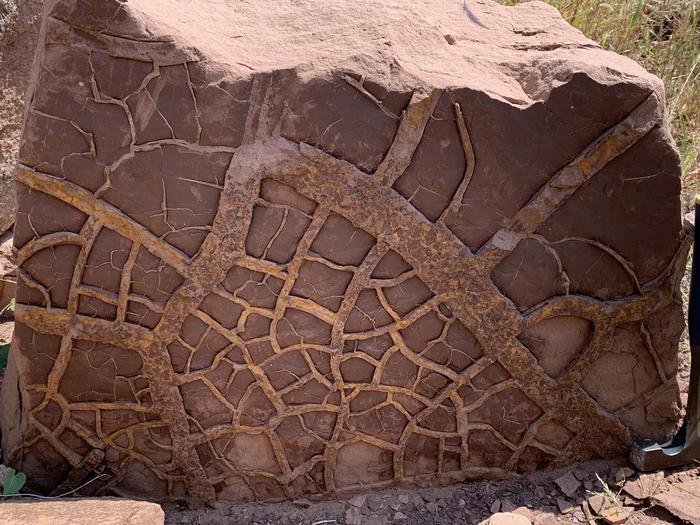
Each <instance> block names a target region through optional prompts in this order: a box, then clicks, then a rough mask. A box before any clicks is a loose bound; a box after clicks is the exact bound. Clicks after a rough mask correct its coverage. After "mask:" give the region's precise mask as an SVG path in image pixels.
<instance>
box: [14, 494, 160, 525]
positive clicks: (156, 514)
mask: <svg viewBox="0 0 700 525" xmlns="http://www.w3.org/2000/svg"><path fill="white" fill-rule="evenodd" d="M0 516H2V522H3V523H4V524H6V525H27V523H32V524H33V525H94V524H95V523H99V524H100V525H163V523H164V522H165V514H164V513H163V509H161V508H160V507H159V506H158V505H157V504H155V503H148V502H146V501H131V500H126V499H116V498H100V499H96V498H65V499H57V500H51V501H37V500H31V501H27V500H25V501H4V502H2V503H0Z"/></svg>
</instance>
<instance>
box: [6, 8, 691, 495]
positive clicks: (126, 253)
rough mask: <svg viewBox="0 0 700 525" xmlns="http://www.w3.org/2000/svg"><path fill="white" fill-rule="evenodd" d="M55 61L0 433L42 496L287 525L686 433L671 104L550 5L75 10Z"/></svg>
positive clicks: (22, 204) (52, 24)
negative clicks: (342, 507) (305, 509)
mask: <svg viewBox="0 0 700 525" xmlns="http://www.w3.org/2000/svg"><path fill="white" fill-rule="evenodd" d="M43 39H44V40H43V44H42V46H43V47H42V48H41V50H40V53H39V55H38V62H37V63H36V64H35V65H34V80H33V91H32V98H31V108H30V111H29V113H28V116H27V120H26V123H25V128H24V139H23V145H22V151H21V163H22V168H21V170H20V171H19V174H18V176H17V180H18V184H17V192H18V202H19V204H18V206H19V208H18V212H17V223H16V224H17V226H16V230H15V237H14V242H15V247H16V251H17V263H18V264H19V265H20V271H19V277H20V280H19V284H18V291H17V302H18V306H17V311H16V317H17V319H18V323H17V327H16V330H15V337H14V348H13V351H12V355H13V357H14V362H12V363H11V364H10V369H9V370H8V377H9V378H13V380H6V381H5V385H4V386H5V398H4V399H5V400H6V401H5V406H3V411H4V412H5V415H4V416H3V418H2V425H3V450H4V451H5V454H6V456H7V457H6V461H7V462H9V463H11V464H12V465H14V466H17V467H18V468H20V469H21V470H23V471H24V472H26V473H27V475H28V479H29V480H30V481H31V483H33V485H34V489H35V490H41V491H45V492H51V491H57V492H60V491H64V490H70V488H71V487H73V488H74V487H77V486H78V485H80V484H81V483H82V482H84V481H85V480H88V479H90V478H91V477H92V476H94V475H95V474H94V473H95V472H102V473H104V474H106V475H105V476H103V477H102V478H100V479H99V480H97V481H95V482H94V483H92V484H90V485H89V486H88V487H87V488H86V489H83V493H88V494H92V493H96V494H105V493H106V494H118V495H138V496H139V497H144V496H147V497H150V498H156V499H163V500H166V499H170V500H175V501H181V500H186V501H188V502H189V503H190V504H192V505H196V504H203V503H206V502H212V501H214V500H219V501H241V500H250V499H278V498H288V497H295V496H298V495H302V494H307V493H322V492H334V491H345V490H352V489H357V488H359V487H365V488H369V487H377V486H385V485H389V484H392V483H396V482H415V483H426V484H427V483H444V482H450V481H455V480H463V479H469V478H489V477H503V476H506V475H508V473H509V472H510V471H518V472H525V471H530V470H533V469H538V468H544V467H547V466H551V465H560V464H564V463H567V462H571V461H574V460H578V459H584V458H589V457H594V456H610V455H617V454H620V453H622V452H623V451H624V450H625V448H626V446H627V445H628V443H629V441H630V439H631V438H632V437H641V436H644V437H653V438H662V437H664V436H665V435H667V434H668V433H669V432H671V431H672V430H673V428H674V425H675V424H676V421H677V418H678V414H679V406H678V387H677V384H676V380H675V376H676V369H677V362H676V352H677V342H678V338H679V336H680V333H681V331H682V329H683V318H682V311H681V306H680V301H679V299H678V277H679V274H680V272H681V271H682V268H683V266H684V260H685V257H686V255H687V249H688V242H689V239H688V236H687V235H685V234H684V233H683V231H682V228H681V218H680V204H679V198H678V197H679V189H680V183H679V167H678V157H677V154H676V150H675V147H674V145H673V142H672V140H671V139H670V136H669V133H668V130H667V127H666V123H665V121H664V103H663V89H662V86H661V84H660V82H659V80H658V79H656V78H655V77H653V76H651V75H649V74H648V73H646V72H645V71H644V70H642V69H641V68H640V67H639V66H637V65H636V64H634V63H633V62H631V61H629V60H627V59H624V58H622V57H619V56H617V55H614V54H611V53H607V52H604V51H602V50H601V49H600V48H598V46H596V45H595V44H594V43H593V42H591V41H589V40H586V39H585V38H584V37H583V36H582V35H581V34H580V33H579V32H577V31H576V30H574V29H572V28H570V27H569V26H567V25H566V24H565V23H564V22H563V21H562V20H561V19H560V17H559V15H558V14H557V13H556V11H554V10H553V9H551V8H550V7H547V6H546V5H544V4H540V3H533V4H527V5H522V6H519V7H516V8H505V7H501V6H499V5H497V4H495V3H492V2H489V1H477V0H468V1H466V2H465V1H463V0H431V1H429V2H423V3H414V2H412V3H406V2H400V1H399V0H392V1H385V2H370V1H364V0H360V1H356V2H351V3H350V2H348V3H342V2H330V3H329V2H325V1H321V0H308V1H301V2H278V3H276V4H275V7H274V9H273V8H267V7H262V6H260V4H259V3H258V2H249V3H247V2H214V1H213V0H212V1H203V2H199V3H197V5H196V6H194V5H193V4H192V3H190V2H184V1H175V0H136V1H133V2H129V3H126V2H117V1H115V0H99V1H94V2H78V1H77V0H72V1H71V0H61V1H58V2H55V3H52V4H51V5H49V6H48V16H47V17H46V19H45V23H44V34H43ZM15 378H16V379H15ZM17 383H19V388H18V385H17ZM18 392H20V393H21V403H20V400H19V399H18V397H17V396H18ZM12 400H14V403H13V402H12Z"/></svg>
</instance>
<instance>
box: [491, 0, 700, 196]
mask: <svg viewBox="0 0 700 525" xmlns="http://www.w3.org/2000/svg"><path fill="white" fill-rule="evenodd" d="M500 1H501V3H503V4H507V5H513V4H516V3H520V2H521V1H523V0H500ZM545 1H546V2H547V3H548V4H550V5H552V6H554V7H556V8H557V9H558V10H559V12H560V13H561V14H562V16H563V17H564V18H565V19H566V20H567V21H568V22H569V23H570V24H571V25H573V26H575V27H577V28H578V29H580V30H581V31H582V32H583V33H584V34H585V35H586V36H587V37H589V38H591V39H593V40H595V41H596V42H598V43H599V44H600V45H601V46H603V47H604V48H605V49H610V50H612V51H615V52H617V53H620V54H622V55H626V56H628V57H630V58H632V59H634V60H636V61H637V62H639V63H640V64H642V65H643V66H644V67H645V68H646V69H647V70H649V71H651V72H652V73H654V74H655V75H657V76H659V77H660V78H661V79H662V80H663V81H664V84H665V85H666V103H667V108H668V113H669V116H670V119H671V128H672V132H673V136H674V138H675V140H676V143H677V144H678V148H679V150H680V153H681V163H682V168H683V189H684V191H685V192H687V193H699V192H700V0H607V1H605V0H545Z"/></svg>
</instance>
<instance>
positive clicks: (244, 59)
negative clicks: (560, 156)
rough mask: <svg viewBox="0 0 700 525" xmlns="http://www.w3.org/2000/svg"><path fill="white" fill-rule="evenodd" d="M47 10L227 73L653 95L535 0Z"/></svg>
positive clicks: (78, 5)
mask: <svg viewBox="0 0 700 525" xmlns="http://www.w3.org/2000/svg"><path fill="white" fill-rule="evenodd" d="M47 11H48V13H49V15H50V17H51V18H52V19H54V20H59V21H60V20H70V23H71V24H72V25H73V27H74V28H77V29H78V30H80V31H81V32H83V31H84V32H86V33H88V34H91V35H92V36H97V37H98V38H101V39H104V38H106V39H107V41H111V45H112V46H115V47H119V45H123V44H124V43H126V44H129V43H131V44H134V45H138V44H139V43H145V42H150V43H157V44H158V45H161V46H164V47H171V48H172V49H173V50H174V49H177V50H178V51H177V52H175V54H178V55H182V54H184V55H188V54H189V55H190V56H189V57H188V58H189V59H190V60H192V59H199V60H203V61H206V62H208V63H209V67H211V68H216V67H217V66H216V65H215V64H218V65H219V66H221V69H222V73H221V74H222V75H229V76H235V77H245V76H249V75H252V74H255V73H259V72H268V71H274V70H280V69H295V70H296V72H297V74H299V75H300V76H302V77H304V76H308V77H312V76H313V77H319V76H321V75H323V74H324V73H329V72H332V71H334V70H337V69H343V70H346V71H351V72H353V73H355V74H358V75H361V76H365V77H367V78H373V79H374V80H376V81H380V82H381V83H382V84H384V85H385V86H387V87H391V88H400V87H409V88H415V87H416V86H420V85H423V86H425V87H435V88H448V87H451V86H460V87H468V88H472V89H475V90H482V91H485V92H486V93H488V94H489V95H491V96H493V97H496V98H499V99H501V100H505V101H508V102H510V103H512V104H516V105H529V104H531V103H533V102H535V101H538V100H546V99H547V97H548V95H549V93H550V92H551V90H552V89H554V88H555V87H557V86H558V85H561V84H564V83H566V82H567V81H568V80H569V79H570V78H571V75H574V74H576V73H585V74H586V75H587V76H589V77H590V78H592V79H593V80H595V81H596V82H598V83H600V84H604V85H610V84H618V83H634V84H636V85H638V86H640V87H644V88H646V89H649V91H652V90H654V91H657V92H658V93H662V92H663V84H662V83H661V81H660V80H659V79H658V78H657V77H655V76H654V75H651V74H650V73H648V72H646V71H645V70H644V69H643V68H642V67H641V66H639V65H638V64H637V63H635V62H634V61H632V60H630V59H628V58H626V57H622V56H620V55H617V54H615V53H612V52H609V51H605V50H603V49H601V48H600V46H599V45H598V44H596V43H595V42H593V41H591V40H589V39H587V38H585V37H584V36H583V35H582V34H581V32H580V31H578V30H576V29H574V28H573V27H571V26H570V25H569V24H568V23H566V22H565V21H564V20H563V19H562V17H561V15H560V14H559V13H558V12H557V10H556V9H554V8H553V7H551V6H549V5H547V4H545V3H544V2H539V1H534V2H528V3H526V4H520V5H517V6H514V7H506V6H502V5H500V4H497V3H496V2H493V1H491V0H425V1H423V2H402V1H400V0H387V1H384V2H372V1H370V0H358V1H355V2H326V1H323V0H303V1H299V2H292V1H290V0H285V1H281V2H275V3H261V2H256V1H241V2H235V3H234V2H217V1H213V0H203V1H201V2H198V3H197V5H193V4H192V3H189V2H184V1H183V0H130V1H128V3H127V1H124V2H123V3H122V2H121V1H120V0H101V1H98V2H90V3H89V4H85V3H84V2H75V1H72V0H57V1H55V2H54V3H52V4H50V5H49V6H48V9H47ZM105 21H108V22H107V24H105ZM112 37H117V43H115V42H114V40H115V39H114V38H112ZM120 40H121V42H119V41H120ZM166 43H169V44H170V45H167V44H166ZM111 52H113V53H115V54H116V56H118V55H119V52H118V51H117V50H115V49H112V50H111ZM181 58H182V57H181V56H180V57H178V59H177V60H180V59H181ZM223 70H225V71H223ZM660 98H662V97H660Z"/></svg>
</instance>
